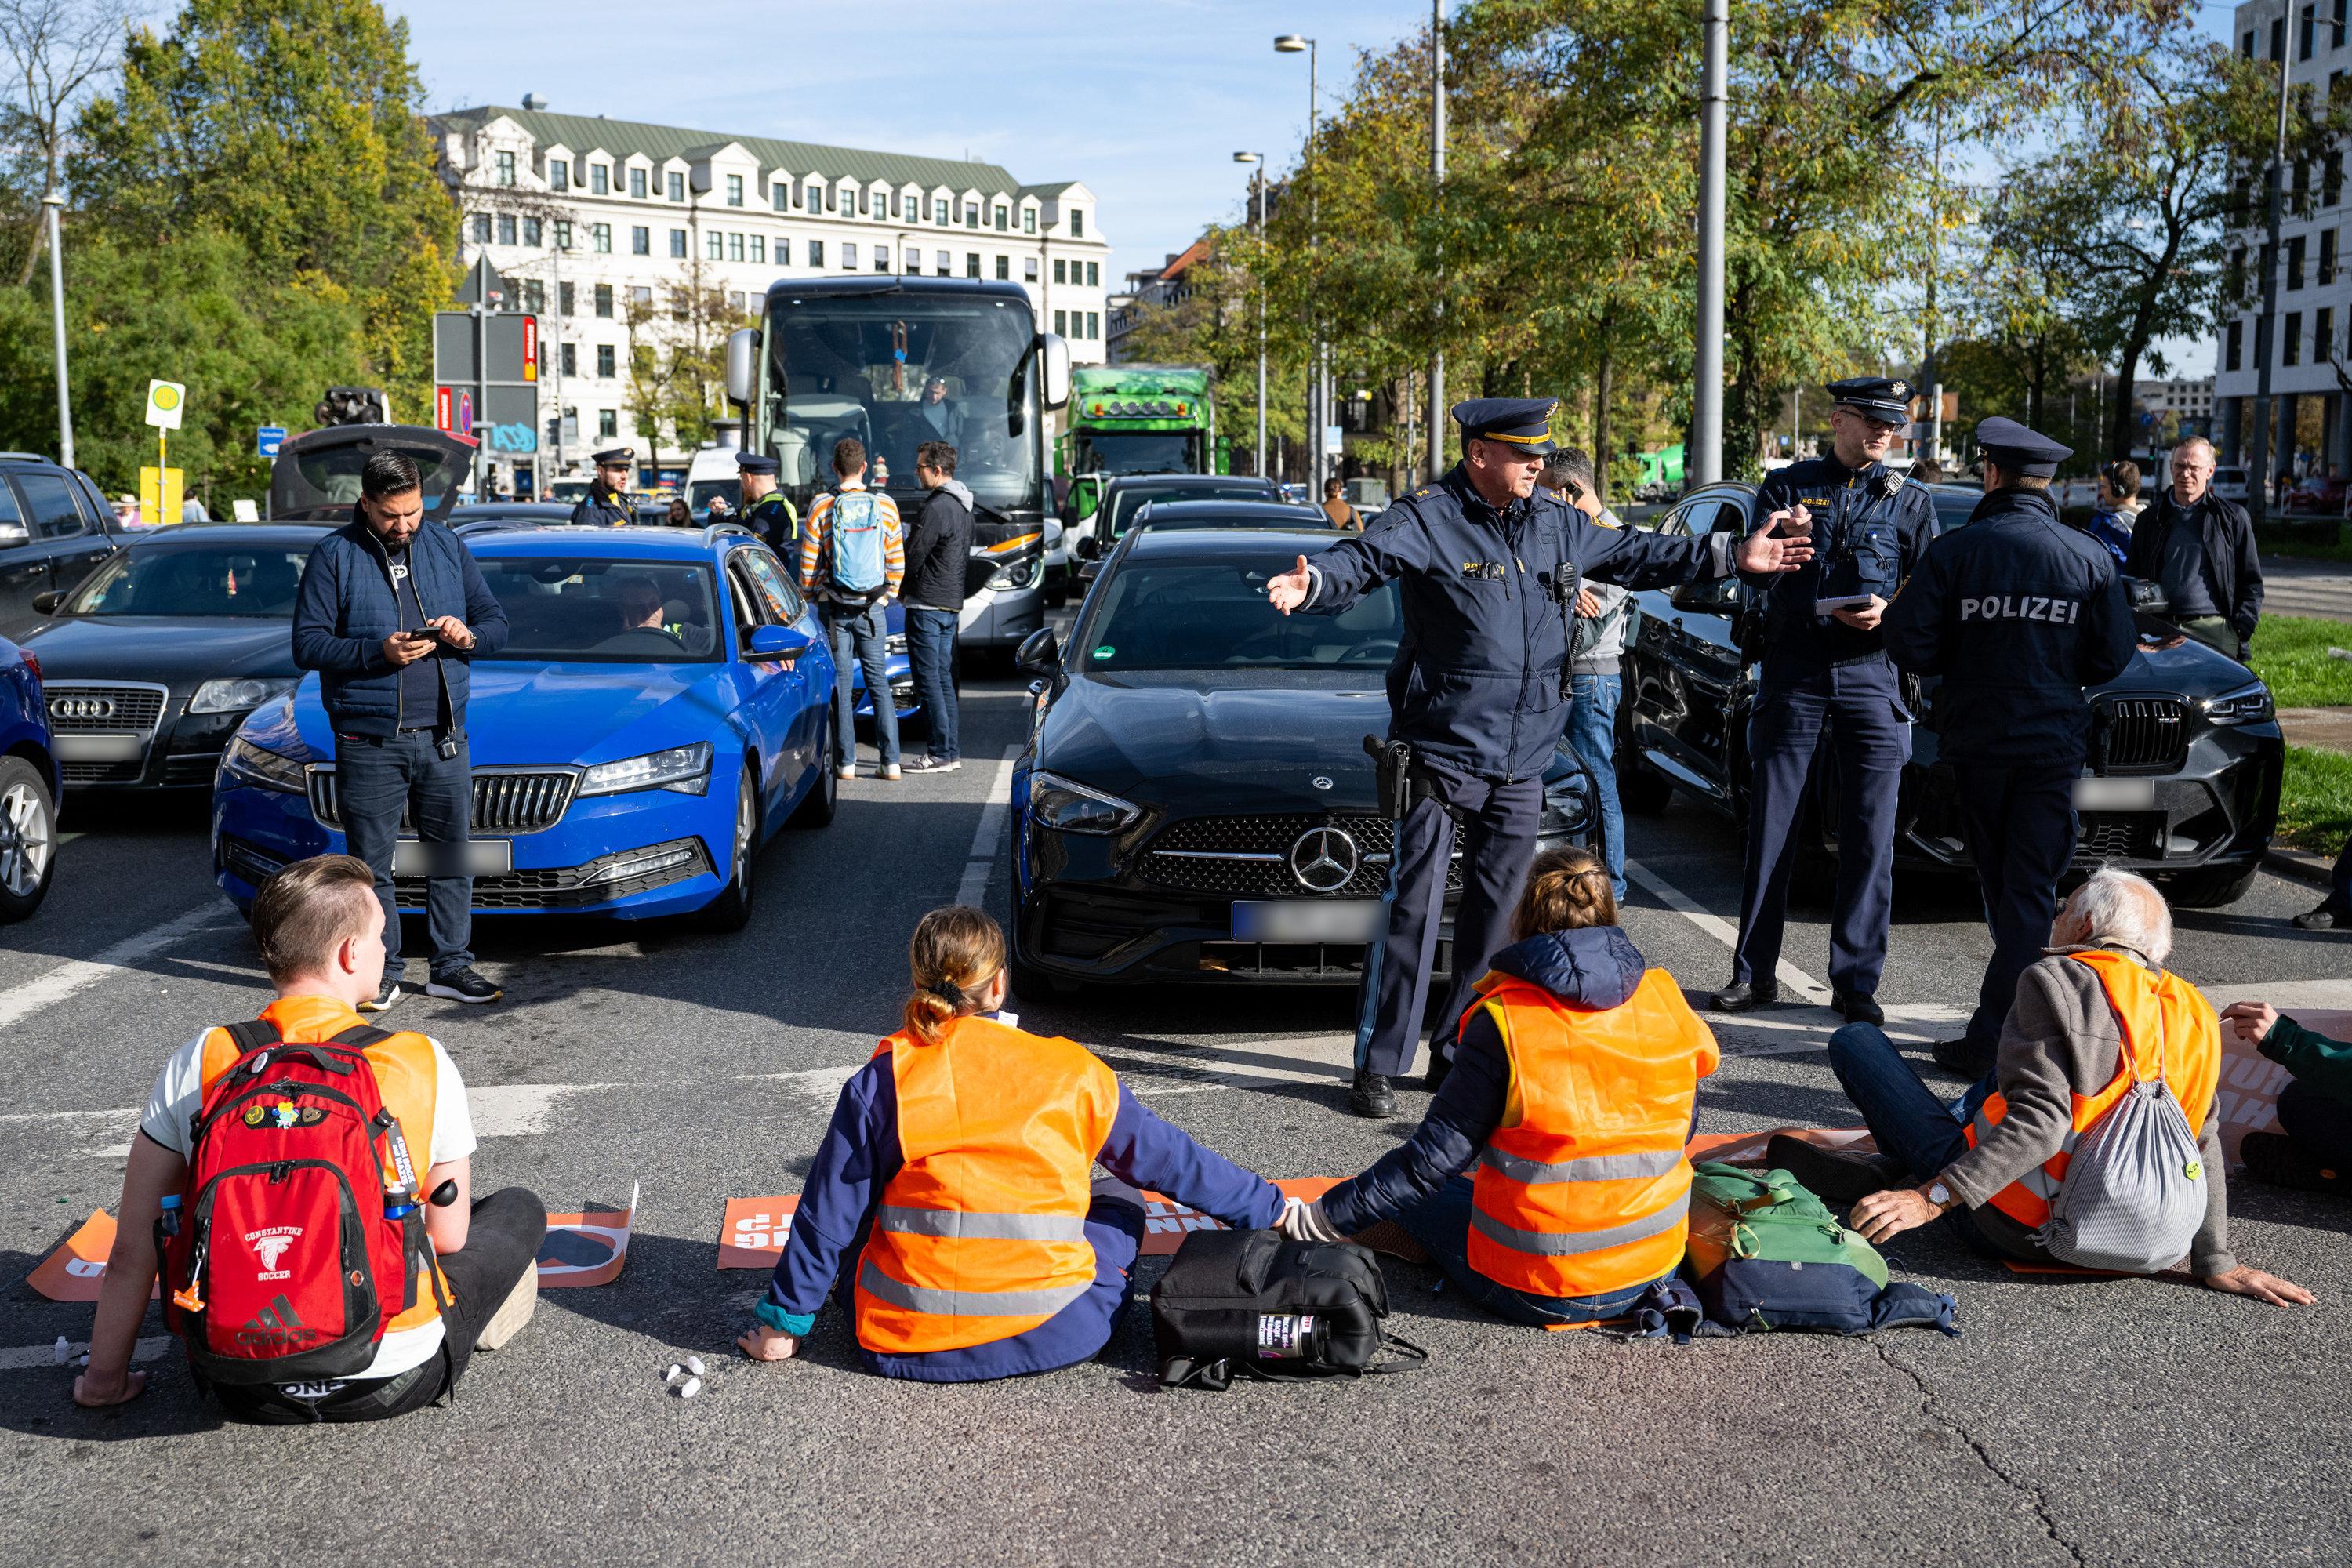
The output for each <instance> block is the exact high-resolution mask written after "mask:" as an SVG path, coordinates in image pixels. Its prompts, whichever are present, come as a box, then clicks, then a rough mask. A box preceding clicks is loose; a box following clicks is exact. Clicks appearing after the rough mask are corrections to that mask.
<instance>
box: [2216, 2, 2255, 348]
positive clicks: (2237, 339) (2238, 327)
mask: <svg viewBox="0 0 2352 1568" xmlns="http://www.w3.org/2000/svg"><path fill="white" fill-rule="evenodd" d="M2246 37H2248V38H2249V39H2252V37H2253V35H2252V33H2249V34H2247V35H2246ZM2229 339H2230V341H2229V344H2228V348H2227V351H2226V352H2225V353H2224V354H2223V355H2222V359H2221V365H2222V368H2223V369H2225V370H2235V369H2237V368H2238V362H2239V360H2240V359H2241V358H2242V357H2243V354H2244V351H2245V346H2246V323H2245V322H2244V321H2231V323H2230V333H2229Z"/></svg>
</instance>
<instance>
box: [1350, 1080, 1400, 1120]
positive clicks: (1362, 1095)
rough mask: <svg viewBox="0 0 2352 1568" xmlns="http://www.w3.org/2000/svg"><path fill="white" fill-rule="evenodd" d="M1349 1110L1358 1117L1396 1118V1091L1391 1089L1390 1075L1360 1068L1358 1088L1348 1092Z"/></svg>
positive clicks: (1357, 1081)
mask: <svg viewBox="0 0 2352 1568" xmlns="http://www.w3.org/2000/svg"><path fill="white" fill-rule="evenodd" d="M1348 1110H1349V1112H1350V1113H1351V1114H1353V1115H1357V1116H1374V1117H1382V1118H1385V1117H1391V1116H1394V1115H1395V1114H1396V1090H1394V1089H1391V1088H1390V1087H1389V1075H1388V1074H1386V1073H1382V1072H1371V1071H1369V1070H1366V1069H1363V1068H1358V1069H1357V1072H1356V1086H1355V1087H1354V1088H1353V1089H1349V1091H1348Z"/></svg>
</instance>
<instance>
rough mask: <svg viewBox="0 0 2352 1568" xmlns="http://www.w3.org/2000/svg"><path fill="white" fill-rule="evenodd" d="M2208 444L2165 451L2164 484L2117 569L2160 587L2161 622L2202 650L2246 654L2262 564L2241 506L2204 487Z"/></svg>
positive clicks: (2209, 463)
mask: <svg viewBox="0 0 2352 1568" xmlns="http://www.w3.org/2000/svg"><path fill="white" fill-rule="evenodd" d="M2212 479H2213V444H2212V443H2211V442H2210V441H2208V440H2206V439H2205V437H2202V436H2192V437H2189V439H2188V440H2186V441H2183V442H2182V443H2180V445H2179V446H2178V447H2174V448H2173V449H2172V482H2171V483H2170V484H2168V485H2167V486H2165V487H2164V489H2160V490H2158V492H2157V494H2156V502H2155V504H2154V505H2152V506H2149V507H2147V508H2146V509H2145V510H2142V511H2141V512H2140V514H2139V521H2137V522H2136V523H2134V524H2133V525H2132V535H2131V555H2130V559H2129V561H2128V562H2127V563H2126V565H2125V568H2124V570H2125V572H2126V574H2129V575H2131V576H2134V577H2137V578H2139V579H2140V580H2142V581H2143V582H2148V583H2157V584H2162V585H2163V588H2164V597H2165V602H2166V604H2167V605H2168V610H2167V616H2168V618H2169V619H2170V620H2171V622H2172V624H2173V625H2174V626H2179V628H2180V629H2181V630H2182V631H2184V632H2187V633H2188V634H2189V636H2190V637H2195V638H2196V639H2197V640H2198V641H2199V642H2201V643H2203V644H2205V645H2206V646H2207V647H2211V648H2215V649H2218V650H2219V651H2221V652H2222V653H2225V654H2228V655H2229V656H2230V657H2231V658H2245V657H2246V652H2247V649H2248V647H2250V646H2251V645H2252V642H2253V640H2254V627H2255V626H2257V625H2259V624H2260V623H2261V621H2262V618H2263V563H2262V558H2261V557H2260V556H2259V555H2258V554H2256V553H2255V551H2254V525H2253V524H2252V522H2250V521H2247V518H2246V509H2245V508H2244V507H2242V506H2240V505H2239V504H2238V503H2237V502H2235V501H2230V500H2222V499H2221V497H2220V496H2217V495H2215V494H2214V493H2213V491H2212V489H2210V486H2211V483H2212Z"/></svg>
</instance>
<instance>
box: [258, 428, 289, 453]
mask: <svg viewBox="0 0 2352 1568" xmlns="http://www.w3.org/2000/svg"><path fill="white" fill-rule="evenodd" d="M285 444H286V427H285V426H283V425H264V426H262V427H261V428H260V429H259V430H258V431H256V432H255V434H254V441H253V449H254V452H255V453H256V454H257V456H260V457H264V458H274V457H276V456H278V447H282V446H284V445H285Z"/></svg>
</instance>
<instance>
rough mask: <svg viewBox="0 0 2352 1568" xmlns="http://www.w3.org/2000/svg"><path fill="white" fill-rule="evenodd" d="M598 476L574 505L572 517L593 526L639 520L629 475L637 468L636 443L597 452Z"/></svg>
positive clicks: (608, 526) (576, 521)
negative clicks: (631, 501)
mask: <svg viewBox="0 0 2352 1568" xmlns="http://www.w3.org/2000/svg"><path fill="white" fill-rule="evenodd" d="M594 462H595V464H596V477H595V478H594V479H590V480H589V481H588V493H587V494H586V495H584V496H583V497H581V498H580V504H579V505H578V506H575V507H573V508H572V522H573V523H574V524H585V525H586V526H588V527H591V528H621V527H625V526H626V525H627V524H629V523H632V522H635V521H637V514H636V513H635V511H633V510H630V507H629V502H628V493H629V476H630V475H631V474H632V473H634V472H635V470H636V466H637V449H636V448H635V447H607V448H606V449H605V450H604V451H602V452H599V453H597V454H596V456H595V458H594Z"/></svg>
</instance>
